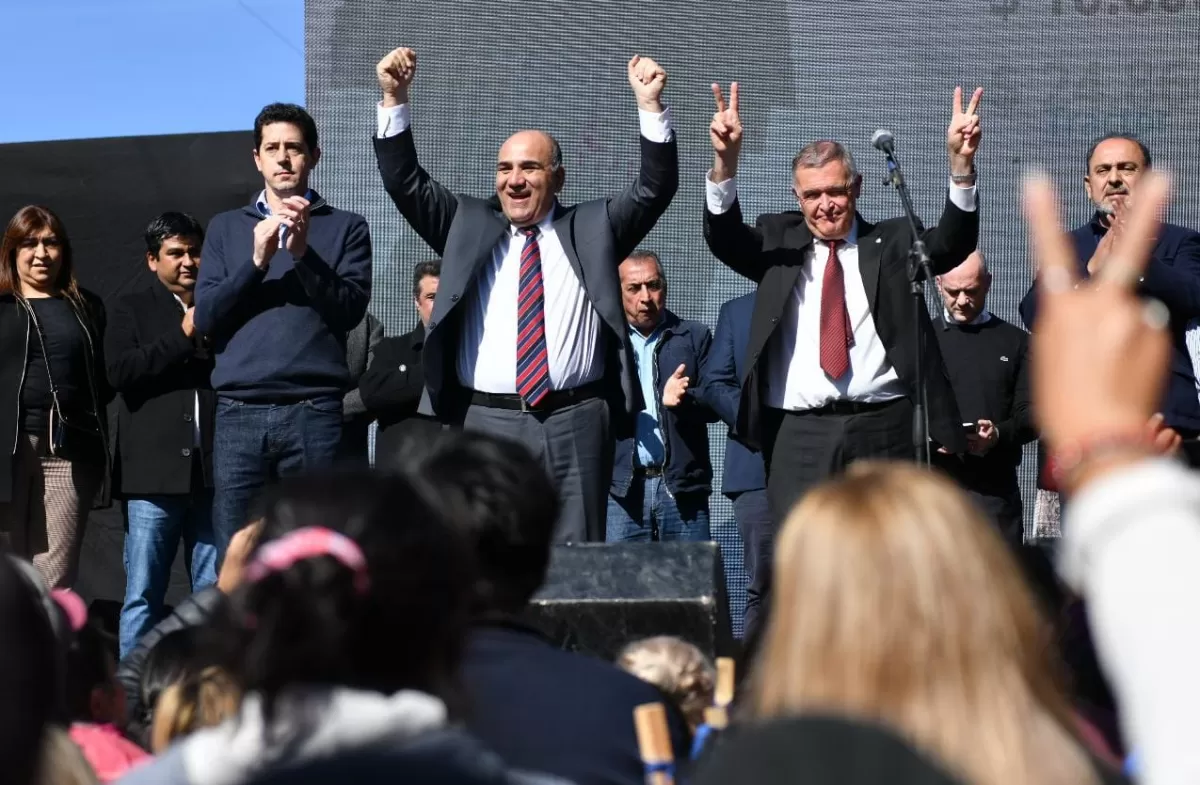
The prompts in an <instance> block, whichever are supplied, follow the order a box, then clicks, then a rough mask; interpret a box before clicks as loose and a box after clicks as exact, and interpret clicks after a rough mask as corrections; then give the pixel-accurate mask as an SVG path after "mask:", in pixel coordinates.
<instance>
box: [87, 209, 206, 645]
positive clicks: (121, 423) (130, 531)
mask: <svg viewBox="0 0 1200 785" xmlns="http://www.w3.org/2000/svg"><path fill="white" fill-rule="evenodd" d="M203 244H204V230H203V229H202V228H201V227H200V224H199V223H198V222H197V221H196V219H194V218H192V217H191V216H190V215H185V214H183V213H163V214H162V215H160V216H159V217H157V218H155V219H154V220H153V221H151V223H150V226H149V227H148V228H147V229H146V263H147V264H148V265H149V267H150V270H151V271H152V272H153V273H154V274H155V276H156V278H157V280H156V281H155V282H154V284H153V285H151V286H150V287H149V288H148V289H145V290H143V291H138V292H134V293H133V294H128V295H125V296H124V297H121V298H120V299H118V300H117V301H116V302H115V303H114V304H113V306H112V310H111V316H110V317H109V323H108V331H107V332H106V334H105V336H104V355H105V357H106V358H107V360H106V363H107V366H108V368H107V373H108V380H109V383H110V384H111V385H112V386H113V389H115V390H116V391H117V392H118V393H120V402H119V408H118V415H117V435H116V439H115V442H116V461H115V467H114V475H115V476H114V483H113V487H114V489H115V491H116V493H117V494H118V495H119V496H120V497H121V498H123V499H124V500H125V520H126V527H125V574H126V584H125V603H124V606H123V607H122V608H121V621H120V645H121V656H122V657H124V656H125V655H126V654H128V653H129V652H130V651H131V650H132V649H133V647H134V646H136V645H137V642H138V640H139V639H140V638H141V637H142V635H144V634H145V633H146V632H147V631H148V630H150V629H151V628H152V627H153V626H154V625H155V624H157V623H158V622H159V620H160V619H161V617H162V613H163V600H164V598H165V596H166V592H167V584H168V583H169V581H170V577H171V563H172V562H173V561H174V560H175V552H176V551H177V550H178V549H179V541H180V540H181V539H182V540H183V543H184V549H183V553H184V559H185V560H186V562H187V568H188V572H189V574H190V575H191V579H192V590H193V591H199V590H200V589H202V588H204V587H206V586H210V585H212V584H214V583H216V582H217V546H216V544H215V542H214V539H213V526H212V499H213V493H212V487H213V474H212V444H213V412H214V406H215V402H216V399H215V398H214V396H213V391H212V384H211V382H210V381H209V377H210V375H211V374H212V370H213V357H212V353H211V352H210V351H209V350H208V348H207V346H206V344H205V342H204V340H203V339H202V337H201V336H200V334H199V333H198V332H197V330H196V326H195V323H194V321H193V317H192V314H193V312H194V309H193V307H192V294H193V291H194V289H195V287H196V278H197V275H198V271H199V266H200V248H201V246H202V245H203Z"/></svg>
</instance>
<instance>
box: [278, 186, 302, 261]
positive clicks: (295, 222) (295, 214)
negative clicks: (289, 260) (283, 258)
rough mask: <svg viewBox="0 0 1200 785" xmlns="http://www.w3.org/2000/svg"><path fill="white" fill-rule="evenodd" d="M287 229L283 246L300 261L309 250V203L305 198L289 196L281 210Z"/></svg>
mask: <svg viewBox="0 0 1200 785" xmlns="http://www.w3.org/2000/svg"><path fill="white" fill-rule="evenodd" d="M279 214H280V216H281V217H282V218H283V225H284V226H286V227H287V229H288V230H287V233H286V234H285V235H284V238H283V244H284V246H285V247H286V248H287V249H288V253H290V254H291V255H292V257H293V258H296V259H299V258H300V257H301V256H304V253H305V252H306V251H307V250H308V221H309V202H308V200H307V199H305V198H304V197H303V196H289V197H287V198H286V199H284V200H283V207H282V208H280V210H279Z"/></svg>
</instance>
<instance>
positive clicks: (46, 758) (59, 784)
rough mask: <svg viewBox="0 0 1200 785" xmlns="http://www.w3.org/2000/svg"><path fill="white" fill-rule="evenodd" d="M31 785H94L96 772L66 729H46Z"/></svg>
mask: <svg viewBox="0 0 1200 785" xmlns="http://www.w3.org/2000/svg"><path fill="white" fill-rule="evenodd" d="M33 782H34V785H96V783H98V782H99V780H98V779H97V778H96V772H94V771H92V766H91V764H89V763H88V762H87V758H86V757H84V754H83V750H81V749H79V745H78V744H76V743H75V742H74V741H72V740H71V737H70V736H69V735H68V734H67V732H66V731H65V730H63V729H62V728H59V727H58V726H56V725H48V726H46V730H45V732H43V733H42V759H41V762H40V763H39V764H38V774H37V778H36V779H35V780H34V781H33Z"/></svg>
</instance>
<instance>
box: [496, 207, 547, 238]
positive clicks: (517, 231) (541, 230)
mask: <svg viewBox="0 0 1200 785" xmlns="http://www.w3.org/2000/svg"><path fill="white" fill-rule="evenodd" d="M556 212H558V205H555V206H554V209H553V210H551V211H550V212H548V213H546V217H545V218H543V219H542V220H540V221H538V222H537V229H538V234H541V235H544V234H545V233H546V230H547V229H549V228H550V224H552V223H554V214H555V213H556ZM508 235H509V237H520V236H521V227H520V226H514V225H513V224H509V225H508Z"/></svg>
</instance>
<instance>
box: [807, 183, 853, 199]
mask: <svg viewBox="0 0 1200 785" xmlns="http://www.w3.org/2000/svg"><path fill="white" fill-rule="evenodd" d="M853 194H854V186H853V184H850V185H831V186H829V187H828V188H807V189H805V190H803V191H801V192H800V193H799V194H797V196H799V197H800V201H802V202H818V201H820V200H821V197H822V196H828V197H829V198H830V199H835V200H838V199H849V198H850V197H851V196H852V195H853Z"/></svg>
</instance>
